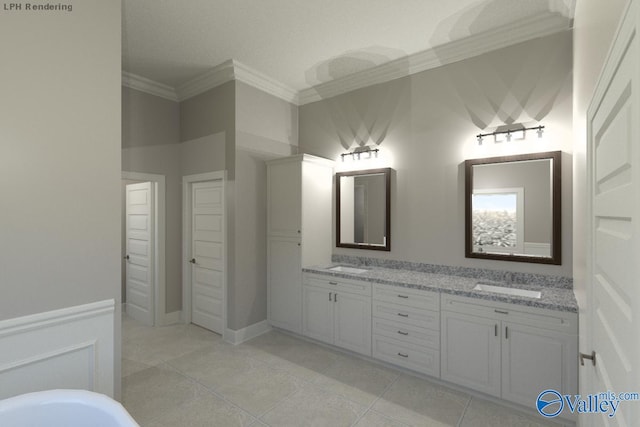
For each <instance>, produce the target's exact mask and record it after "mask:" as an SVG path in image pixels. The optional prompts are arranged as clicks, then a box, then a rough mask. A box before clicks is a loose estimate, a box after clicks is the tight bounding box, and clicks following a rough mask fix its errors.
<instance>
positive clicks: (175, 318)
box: [162, 310, 182, 325]
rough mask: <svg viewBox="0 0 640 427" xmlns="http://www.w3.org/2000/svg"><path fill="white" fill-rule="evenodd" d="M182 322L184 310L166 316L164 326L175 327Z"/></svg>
mask: <svg viewBox="0 0 640 427" xmlns="http://www.w3.org/2000/svg"><path fill="white" fill-rule="evenodd" d="M181 322H182V310H178V311H173V312H171V313H166V314H165V315H164V322H163V323H162V325H174V324H176V323H181Z"/></svg>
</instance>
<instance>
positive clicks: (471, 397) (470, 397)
mask: <svg viewBox="0 0 640 427" xmlns="http://www.w3.org/2000/svg"><path fill="white" fill-rule="evenodd" d="M471 400H473V396H469V399H468V400H467V403H466V404H465V405H464V409H463V410H462V414H461V415H460V419H459V420H458V423H457V424H456V427H461V426H462V422H463V421H464V417H465V415H467V410H468V409H469V406H471Z"/></svg>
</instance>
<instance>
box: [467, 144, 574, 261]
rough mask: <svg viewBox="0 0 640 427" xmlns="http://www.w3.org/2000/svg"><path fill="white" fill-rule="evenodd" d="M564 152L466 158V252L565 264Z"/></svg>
mask: <svg viewBox="0 0 640 427" xmlns="http://www.w3.org/2000/svg"><path fill="white" fill-rule="evenodd" d="M560 161H561V153H560V152H550V153H536V154H528V155H519V156H509V157H495V158H489V159H476V160H467V161H466V164H465V166H466V181H467V182H466V186H467V189H466V193H467V196H466V256H467V257H468V258H488V259H502V260H508V261H523V262H536V263H547V264H560Z"/></svg>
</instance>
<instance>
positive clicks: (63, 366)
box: [0, 299, 115, 399]
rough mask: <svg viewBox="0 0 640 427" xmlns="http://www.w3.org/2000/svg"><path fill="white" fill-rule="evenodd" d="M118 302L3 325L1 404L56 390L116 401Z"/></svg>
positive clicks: (0, 338)
mask: <svg viewBox="0 0 640 427" xmlns="http://www.w3.org/2000/svg"><path fill="white" fill-rule="evenodd" d="M114 316H115V301H114V300H112V299H111V300H106V301H100V302H94V303H89V304H84V305H79V306H75V307H67V308H63V309H60V310H54V311H48V312H44V313H38V314H33V315H29V316H23V317H18V318H14V319H8V320H3V321H0V348H1V349H2V351H0V399H4V398H7V397H10V396H16V395H18V394H23V393H29V392H33V391H41V390H48V389H55V388H67V389H84V390H90V391H95V392H98V393H103V394H106V395H107V396H110V397H113V395H114V386H115V384H114V369H115V360H114V345H115V335H114Z"/></svg>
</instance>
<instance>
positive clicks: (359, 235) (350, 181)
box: [336, 168, 391, 251]
mask: <svg viewBox="0 0 640 427" xmlns="http://www.w3.org/2000/svg"><path fill="white" fill-rule="evenodd" d="M390 188H391V169H390V168H384V169H369V170H362V171H354V172H340V173H337V174H336V246H338V247H342V248H356V249H372V250H378V251H390V250H391V218H390V211H391V201H390Z"/></svg>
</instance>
